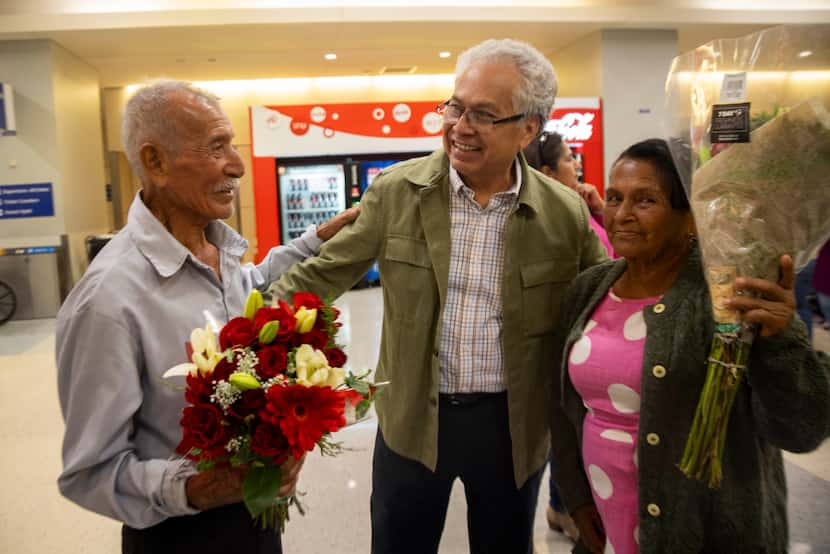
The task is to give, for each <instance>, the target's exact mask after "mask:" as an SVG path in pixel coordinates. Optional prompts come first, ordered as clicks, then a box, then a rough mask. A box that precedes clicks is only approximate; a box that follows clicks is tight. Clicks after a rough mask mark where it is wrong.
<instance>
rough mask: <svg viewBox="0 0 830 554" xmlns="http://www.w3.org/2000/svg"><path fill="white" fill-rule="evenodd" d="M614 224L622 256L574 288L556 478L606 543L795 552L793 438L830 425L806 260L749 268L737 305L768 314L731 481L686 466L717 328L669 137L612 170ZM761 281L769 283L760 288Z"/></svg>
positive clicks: (815, 442)
mask: <svg viewBox="0 0 830 554" xmlns="http://www.w3.org/2000/svg"><path fill="white" fill-rule="evenodd" d="M605 202H606V204H605V212H604V215H605V228H606V230H607V232H608V237H609V239H610V240H611V243H612V244H613V246H614V251H615V252H616V253H617V254H618V255H619V256H620V257H621V258H620V259H617V260H614V261H612V262H608V263H605V264H602V265H600V266H597V267H593V268H590V269H588V270H587V271H585V272H583V273H582V274H581V275H579V277H577V278H576V280H575V281H574V282H573V284H572V285H571V287H570V288H569V290H568V292H567V293H566V294H565V296H564V301H563V304H562V309H561V320H560V324H559V325H560V326H559V328H558V331H557V337H556V341H555V343H556V346H555V348H554V349H553V353H554V355H553V372H554V374H555V378H554V379H553V382H554V387H553V388H554V390H553V394H554V398H557V399H559V402H558V403H557V402H554V406H553V409H552V411H551V433H552V434H553V436H554V437H555V440H553V441H552V447H553V455H554V459H555V460H556V465H555V479H556V483H557V484H558V485H559V490H560V492H561V494H562V498H563V500H564V502H565V505H566V506H567V507H568V509H569V511H570V513H571V516H572V517H573V519H574V521H575V522H576V524H577V527H578V528H579V532H580V544H579V545H578V547H577V549H576V550H575V551H582V552H585V551H589V552H592V553H595V554H599V553H601V552H615V553H616V554H632V553H637V552H639V553H640V554H651V553H654V554H658V553H666V552H671V553H672V554H687V553H688V554H693V553H694V554H698V553H700V552H718V553H720V552H730V553H744V552H745V553H750V552H752V553H757V552H786V551H787V548H788V542H789V541H788V525H787V499H786V488H787V487H786V481H785V476H784V465H783V462H782V457H781V449H786V450H789V451H793V452H806V451H809V450H812V449H814V448H816V447H818V446H819V445H820V444H821V442H822V441H823V440H824V439H825V438H826V437H827V436H828V433H830V383H828V374H830V358H829V357H828V356H827V355H825V354H823V353H817V352H815V351H813V350H812V349H811V348H810V347H809V345H808V343H807V340H806V337H805V335H804V332H803V328H802V327H801V325H800V323H798V322H797V320H796V319H795V318H794V317H793V315H794V305H795V299H794V294H793V290H792V289H793V280H794V277H793V262H792V259H791V258H790V257H789V256H781V259H780V264H781V277H780V279H779V280H778V282H770V281H766V280H761V279H753V278H739V279H737V280H736V282H735V288H736V290H737V291H741V292H743V293H750V294H738V295H736V296H734V297H733V298H732V299H731V300H729V307H731V308H732V309H734V310H736V311H739V312H741V313H742V314H743V318H744V320H745V321H748V322H750V323H755V324H758V325H759V327H760V331H759V336H758V337H757V338H756V339H755V343H754V344H753V345H752V351H751V355H750V359H749V364H748V366H749V370H748V372H747V374H746V378H745V379H744V381H743V382H742V383H741V387H740V390H739V391H738V394H737V397H736V398H735V402H734V406H733V409H732V414H731V422H730V428H729V436H728V438H727V440H726V446H725V451H724V453H723V481H722V484H721V487H720V489H717V490H711V489H709V488H707V485H706V484H705V483H702V482H699V481H696V480H694V479H689V478H687V477H685V476H684V475H683V473H682V472H681V471H680V470H679V469H678V468H677V463H678V462H679V461H680V459H681V457H682V454H683V449H684V446H685V444H686V436H687V434H688V431H689V428H690V427H691V424H692V420H693V418H694V414H695V410H696V407H697V403H698V398H699V395H700V391H701V389H702V387H703V382H704V379H705V376H706V371H705V366H706V356H707V355H708V352H709V347H710V344H711V340H712V334H713V331H714V320H713V318H712V310H711V301H710V296H709V291H708V287H707V285H706V281H705V279H704V276H703V270H702V265H701V257H700V252H699V249H698V247H697V243H696V240H695V234H694V233H695V226H694V221H693V219H692V215H691V211H690V209H689V203H688V201H687V199H686V196H685V194H684V190H683V186H682V184H681V181H680V177H679V175H678V173H677V170H676V169H675V166H674V163H673V161H672V158H671V154H670V152H669V149H668V146H667V144H666V142H665V141H663V140H658V139H651V140H646V141H643V142H640V143H637V144H635V145H633V146H631V147H629V148H628V149H627V150H626V151H625V152H623V153H622V154H621V155H620V157H619V158H618V159H617V161H616V162H615V163H614V165H613V167H612V169H611V177H610V183H609V186H608V188H607V190H606V199H605ZM754 295H757V297H756V296H754Z"/></svg>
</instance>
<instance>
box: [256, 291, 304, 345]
mask: <svg viewBox="0 0 830 554" xmlns="http://www.w3.org/2000/svg"><path fill="white" fill-rule="evenodd" d="M269 321H278V322H279V324H280V328H279V330H278V331H277V338H276V341H277V342H286V341H287V340H288V339H289V338H290V337H291V335H292V334H293V333H294V327H296V326H297V320H296V318H295V317H294V310H292V309H291V306H289V305H288V304H286V303H285V302H283V301H282V300H280V306H279V308H271V307H265V308H260V309H259V310H257V313H256V314H255V315H254V331H255V332H256V333H259V331H260V329H262V327H263V326H264V325H265V324H266V323H268V322H269Z"/></svg>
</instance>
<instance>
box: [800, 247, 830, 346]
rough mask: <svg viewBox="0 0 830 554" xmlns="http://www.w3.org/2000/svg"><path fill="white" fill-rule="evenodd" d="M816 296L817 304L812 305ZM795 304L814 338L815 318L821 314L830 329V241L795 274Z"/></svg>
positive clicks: (808, 334) (809, 335)
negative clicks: (812, 300) (812, 297)
mask: <svg viewBox="0 0 830 554" xmlns="http://www.w3.org/2000/svg"><path fill="white" fill-rule="evenodd" d="M813 295H814V297H815V300H816V304H817V306H815V307H814V306H813V305H811V302H810V297H811V296H813ZM795 305H796V311H797V312H798V317H800V318H801V320H802V321H803V322H804V326H805V327H807V337H808V338H809V339H810V340H812V339H813V319H814V316H815V315H819V316H820V317H821V319H822V325H823V327H824V328H825V329H830V241H827V242H826V243H825V244H824V246H822V248H821V250H819V253H818V256H817V257H816V259H813V260H810V261H809V262H807V265H805V266H804V267H803V268H801V270H800V271H799V272H798V273H797V274H796V276H795Z"/></svg>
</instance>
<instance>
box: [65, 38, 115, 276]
mask: <svg viewBox="0 0 830 554" xmlns="http://www.w3.org/2000/svg"><path fill="white" fill-rule="evenodd" d="M51 49H52V64H53V65H52V67H53V70H52V84H53V89H54V102H55V122H56V126H55V136H56V138H57V146H58V164H59V171H60V176H61V188H60V195H59V196H60V201H59V202H58V204H59V206H60V208H59V211H61V212H62V213H63V219H64V230H63V232H64V233H65V234H66V235H68V237H69V247H70V260H71V264H72V268H71V269H72V276H73V280H77V279H78V278H80V276H81V275H82V274H83V271H84V269H86V265H87V264H86V249H85V243H84V239H85V238H86V237H87V236H88V235H91V234H97V233H104V232H107V231H109V215H108V210H110V205H109V204H108V203H107V201H106V191H105V185H106V177H105V173H104V147H103V133H102V130H101V126H102V124H101V99H100V92H99V91H100V89H99V84H98V73H97V72H96V71H95V70H94V69H93V68H92V67H90V66H89V65H87V64H86V63H85V62H83V61H81V60H80V59H79V58H77V57H76V56H75V55H74V54H72V53H71V52H69V51H67V50H65V49H64V48H62V47H60V46H59V45H57V44H54V43H52V45H51Z"/></svg>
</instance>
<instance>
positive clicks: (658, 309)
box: [652, 304, 666, 314]
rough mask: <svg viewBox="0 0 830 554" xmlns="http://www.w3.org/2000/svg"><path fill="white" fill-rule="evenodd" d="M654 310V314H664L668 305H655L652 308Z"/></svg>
mask: <svg viewBox="0 0 830 554" xmlns="http://www.w3.org/2000/svg"><path fill="white" fill-rule="evenodd" d="M652 309H653V310H654V313H656V314H662V313H663V312H664V311H666V305H665V304H655V305H654V308H652Z"/></svg>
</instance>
